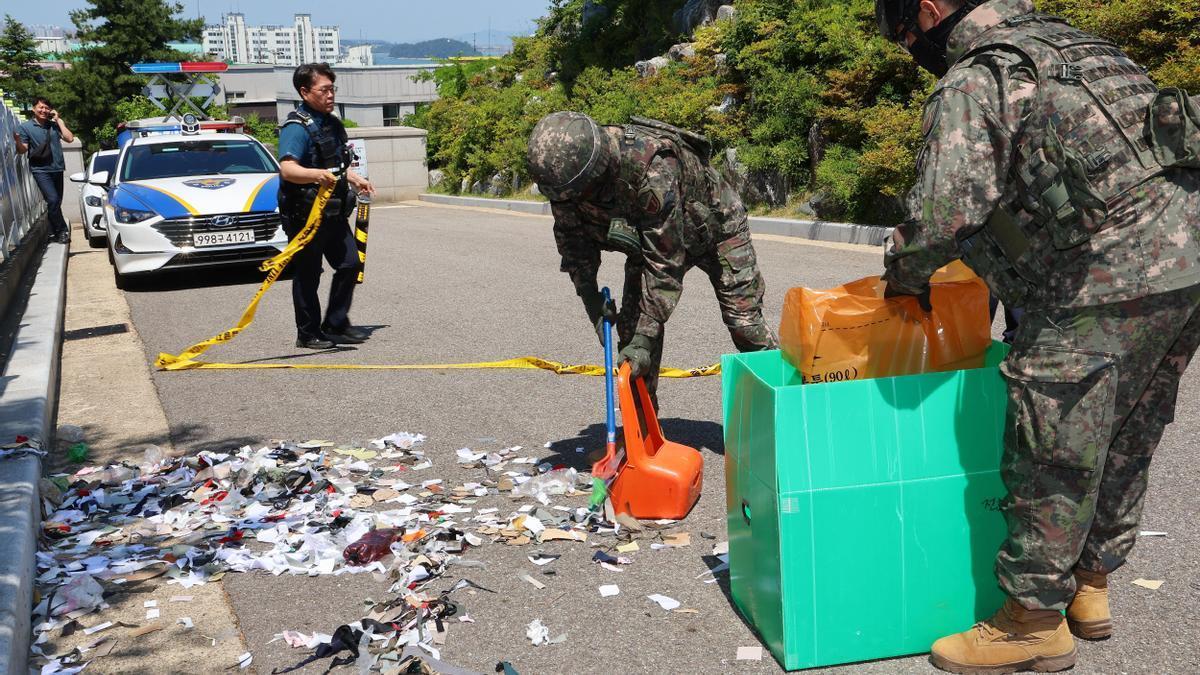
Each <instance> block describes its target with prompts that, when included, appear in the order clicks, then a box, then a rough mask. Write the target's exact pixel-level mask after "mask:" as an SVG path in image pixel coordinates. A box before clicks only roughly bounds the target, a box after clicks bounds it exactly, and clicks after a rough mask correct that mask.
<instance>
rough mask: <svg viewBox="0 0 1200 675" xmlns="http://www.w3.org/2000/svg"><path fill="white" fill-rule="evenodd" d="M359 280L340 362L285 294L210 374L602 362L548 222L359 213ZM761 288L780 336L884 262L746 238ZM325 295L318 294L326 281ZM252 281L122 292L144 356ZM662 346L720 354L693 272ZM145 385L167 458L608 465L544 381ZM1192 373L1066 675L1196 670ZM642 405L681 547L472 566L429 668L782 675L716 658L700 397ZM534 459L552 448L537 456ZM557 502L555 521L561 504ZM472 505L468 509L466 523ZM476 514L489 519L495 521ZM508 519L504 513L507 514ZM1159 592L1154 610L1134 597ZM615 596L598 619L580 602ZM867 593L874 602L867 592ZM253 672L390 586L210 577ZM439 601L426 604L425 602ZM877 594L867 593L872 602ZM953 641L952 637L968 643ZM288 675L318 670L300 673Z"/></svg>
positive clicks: (709, 468) (305, 377) (231, 304)
mask: <svg viewBox="0 0 1200 675" xmlns="http://www.w3.org/2000/svg"><path fill="white" fill-rule="evenodd" d="M370 243H371V248H370V253H371V257H370V261H369V267H368V271H367V283H366V284H365V285H363V286H361V287H360V288H359V289H358V293H357V295H356V298H355V309H354V311H353V312H352V318H353V320H354V322H355V323H356V324H359V325H362V326H364V327H368V328H370V329H371V330H372V331H373V337H372V339H371V340H370V341H369V342H368V343H367V344H365V345H363V346H360V347H358V348H357V349H346V350H344V351H340V352H336V353H321V354H313V353H303V354H301V353H299V350H297V349H295V348H294V347H293V341H294V339H295V334H294V327H293V322H292V309H291V299H290V293H289V289H288V286H287V284H286V283H282V284H280V286H279V287H277V288H276V289H273V290H272V291H271V292H270V293H268V294H267V296H266V298H265V299H264V301H263V303H262V305H261V306H260V309H259V313H258V318H257V320H256V321H255V323H254V325H253V326H252V327H251V328H250V329H248V330H247V331H246V332H244V333H243V334H242V335H241V336H239V337H238V338H237V339H236V340H235V341H234V342H232V343H231V344H229V345H225V346H222V347H220V348H217V349H214V350H212V351H210V352H209V353H208V354H207V355H206V356H205V357H204V358H205V359H207V360H212V361H233V362H241V361H256V360H262V359H276V358H287V359H296V360H297V362H304V363H347V364H349V363H376V364H378V363H446V362H450V363H454V362H471V361H490V360H496V359H500V358H507V357H512V356H521V355H536V356H542V357H546V358H550V359H553V360H557V361H564V362H570V363H596V362H599V361H600V359H601V358H602V354H601V351H600V349H599V348H598V347H597V345H596V344H595V338H594V336H593V334H592V332H591V331H590V330H589V328H588V325H587V322H586V319H585V318H584V315H583V311H582V309H581V307H580V306H579V303H578V300H577V298H576V297H575V295H574V292H573V289H572V287H571V284H570V282H569V281H568V279H567V277H566V275H563V274H562V273H560V272H559V271H558V259H557V255H556V253H555V250H554V244H553V238H552V236H551V234H550V220H549V219H547V218H541V217H526V216H515V215H510V214H501V213H497V212H487V211H482V210H468V209H451V208H434V207H428V206H412V207H399V208H390V209H381V208H377V209H376V211H375V213H374V214H373V223H372V229H371V242H370ZM755 246H756V248H757V251H758V255H759V260H760V264H761V267H762V270H763V273H764V275H765V277H766V280H767V287H768V294H767V308H768V314H769V317H768V318H769V321H770V322H771V323H772V324H773V325H777V324H778V321H779V312H780V309H781V305H782V301H783V294H784V291H785V290H786V289H787V288H790V287H792V286H799V285H805V286H810V287H828V286H834V285H837V284H839V283H841V282H844V281H848V280H851V279H855V278H858V277H861V276H866V275H868V274H875V273H877V272H878V270H879V268H880V266H881V262H882V254H881V251H880V250H879V249H870V248H865V247H850V246H836V245H821V244H817V243H812V242H803V241H800V240H781V239H779V238H756V242H755ZM620 271H621V265H620V264H619V259H617V258H611V259H610V258H606V265H605V267H604V269H603V270H602V281H605V282H608V283H609V284H611V285H613V286H614V288H619V286H620V279H621V275H620ZM326 279H328V276H326ZM256 283H257V275H256V274H255V273H253V272H252V271H210V272H205V273H197V274H176V275H170V276H168V277H166V278H164V279H160V280H157V281H154V282H151V283H148V284H143V285H141V286H140V287H139V288H137V289H135V290H132V291H129V292H127V293H126V297H127V299H128V302H129V305H130V308H131V310H132V316H133V320H134V322H135V324H136V327H137V330H138V332H139V333H140V335H141V337H142V340H143V341H144V343H145V347H146V356H147V358H153V357H154V356H155V355H157V353H158V352H160V351H178V350H181V349H183V348H184V347H186V346H187V345H189V344H191V343H192V342H194V341H196V340H199V339H201V338H203V337H207V336H209V335H211V334H213V333H216V332H218V331H220V330H223V329H225V328H226V327H228V326H231V325H233V323H234V321H235V320H236V318H237V317H238V316H239V315H240V313H241V311H242V308H243V307H244V305H245V303H246V302H247V301H248V300H249V298H250V296H251V295H252V293H253V290H254V288H255V285H256ZM685 289H686V290H685V293H684V296H683V299H682V301H681V302H680V304H679V307H678V309H677V310H676V313H675V315H674V316H673V317H672V319H671V322H670V323H669V325H668V330H667V336H668V341H667V346H666V351H665V358H664V363H665V364H666V365H672V366H679V367H692V366H700V365H706V364H709V363H712V362H714V361H716V360H717V359H718V358H719V356H720V355H721V354H722V353H724V352H727V351H730V350H731V348H732V347H731V343H730V341H729V338H728V333H727V332H726V331H725V329H724V327H723V325H722V323H721V320H720V315H719V312H718V310H717V306H716V303H715V302H714V301H713V298H712V292H711V290H710V287H709V285H708V282H707V279H706V278H705V277H704V275H703V274H702V273H700V272H698V271H693V273H692V274H689V275H688V277H687V280H686V283H685ZM154 379H155V384H156V386H157V388H158V391H159V395H160V398H161V400H162V404H163V407H164V410H165V411H166V414H167V419H168V421H169V423H170V427H171V433H172V436H173V440H174V444H175V446H176V447H177V448H184V449H190V450H195V449H198V448H201V447H212V446H218V447H219V446H229V445H235V444H242V443H250V442H260V441H264V440H267V439H273V438H289V439H315V438H321V439H330V440H336V441H341V442H345V441H351V440H362V441H366V440H368V439H370V438H377V437H380V436H383V435H386V434H388V433H391V432H394V431H401V430H403V431H411V432H419V433H423V434H426V435H427V436H428V437H429V440H428V442H427V443H426V449H427V450H428V451H429V452H430V454H431V456H432V457H433V458H434V461H435V466H434V468H433V469H431V470H429V472H428V473H429V474H430V475H429V477H440V478H444V479H445V480H446V481H447V482H448V483H461V482H463V481H468V480H475V479H477V478H478V477H479V474H478V472H477V471H476V470H464V469H460V468H459V467H458V466H457V465H456V463H455V461H454V453H455V451H456V450H457V449H459V448H461V447H471V448H474V449H477V450H483V449H490V448H498V447H505V446H511V445H522V446H524V447H525V448H529V449H531V452H532V453H534V454H539V455H542V456H546V457H550V458H553V459H552V461H555V462H565V463H571V464H574V465H576V466H580V467H582V464H583V461H582V455H580V454H577V453H576V451H575V449H576V448H577V447H580V446H582V447H584V448H586V450H588V451H591V450H593V449H595V448H597V447H600V446H602V444H603V423H604V417H603V384H602V380H600V379H598V378H587V377H575V376H570V377H568V376H562V377H559V376H555V375H552V374H550V373H546V372H540V371H486V370H483V371H403V372H394V371H393V372H366V371H357V372H356V371H349V370H347V371H315V372H312V371H310V372H305V371H196V372H178V373H156V374H155V375H154ZM1198 380H1200V375H1198V369H1197V368H1195V367H1193V368H1192V369H1191V370H1190V371H1189V373H1188V375H1187V377H1186V378H1185V382H1184V387H1183V390H1182V391H1181V393H1180V396H1179V409H1178V413H1177V416H1176V419H1177V422H1176V424H1175V425H1174V426H1172V427H1171V428H1170V429H1169V430H1168V431H1167V434H1166V436H1165V437H1164V439H1163V442H1162V445H1161V446H1160V448H1159V455H1158V457H1157V459H1156V463H1155V466H1154V470H1153V476H1152V480H1151V488H1150V495H1149V499H1148V503H1147V507H1146V513H1145V517H1144V522H1143V528H1144V529H1147V530H1160V531H1166V532H1168V533H1169V536H1168V537H1166V538H1153V539H1143V540H1142V541H1140V542H1139V545H1138V546H1137V548H1136V549H1135V551H1134V554H1133V557H1132V558H1131V560H1130V562H1129V564H1128V565H1127V566H1126V567H1125V568H1123V569H1122V570H1120V571H1119V572H1118V573H1117V575H1116V576H1115V581H1114V597H1113V605H1114V607H1113V610H1114V614H1115V618H1116V622H1117V623H1116V625H1117V634H1116V636H1115V637H1114V638H1113V639H1111V640H1109V641H1107V642H1104V643H1098V644H1083V645H1081V646H1080V662H1079V665H1078V666H1077V668H1076V670H1077V672H1104V673H1115V672H1131V673H1140V672H1196V671H1197V669H1200V533H1198V531H1197V528H1196V523H1197V522H1200V518H1198V516H1200V500H1198V499H1197V494H1198V492H1200V490H1198V488H1197V487H1196V486H1197V482H1198V481H1197V479H1198V478H1200V470H1198V469H1197V468H1196V462H1195V459H1196V445H1197V443H1196V439H1197V438H1200V415H1198V413H1200V404H1198V403H1197V402H1198V401H1200V396H1198V393H1200V382H1198ZM659 398H660V402H661V406H662V411H661V416H662V417H663V418H664V427H665V431H666V433H667V436H668V437H669V438H672V439H673V440H677V441H680V442H683V443H687V444H689V445H695V446H704V447H705V448H706V449H705V451H704V458H705V475H704V486H705V489H704V494H703V496H702V497H701V500H700V503H699V505H698V506H697V508H696V509H695V510H694V511H693V513H692V515H690V516H689V518H688V520H687V523H686V527H685V528H683V529H685V530H687V531H689V532H691V534H692V541H693V544H692V546H691V547H688V548H680V549H671V550H666V551H651V550H646V548H643V550H642V551H639V552H638V553H636V554H634V555H635V557H636V562H635V564H634V565H631V566H629V567H628V568H627V570H626V571H625V572H624V573H622V574H614V573H612V572H608V571H605V570H603V569H601V568H600V567H599V566H598V565H594V564H591V563H590V556H591V552H592V549H590V548H587V547H585V546H583V545H579V544H567V543H564V542H552V543H551V544H548V545H546V546H544V547H542V548H543V549H545V550H547V551H549V552H553V553H561V554H563V557H562V558H561V559H559V560H558V561H557V562H555V563H553V564H552V565H551V568H553V569H554V570H555V571H556V574H555V575H554V576H540V577H539V578H541V579H542V580H543V581H544V583H545V584H546V586H547V588H545V589H544V590H537V589H535V588H534V587H533V586H531V585H530V584H528V583H526V582H524V581H522V580H520V579H519V575H520V574H522V573H530V574H538V573H539V572H540V571H541V568H537V567H535V566H533V565H532V564H531V563H529V562H528V561H527V560H526V555H527V554H528V553H530V552H531V551H532V550H534V548H533V547H523V548H517V547H507V546H503V545H488V546H485V547H484V548H483V549H482V550H481V551H480V552H479V553H478V554H477V556H476V557H477V558H479V559H483V560H486V561H487V564H488V567H487V569H486V570H476V569H471V570H466V571H465V573H466V576H468V577H469V578H471V579H472V580H473V581H475V582H477V583H479V584H480V585H482V586H485V587H487V588H490V589H494V590H495V591H497V593H496V594H494V595H492V594H487V593H479V594H477V595H474V596H463V597H462V598H460V599H461V600H462V601H463V602H464V604H465V605H466V609H467V611H468V613H469V614H470V616H471V617H472V618H474V619H475V623H472V624H461V625H454V626H453V628H452V629H451V633H450V636H449V640H448V643H447V645H446V646H445V647H444V649H443V651H442V656H443V658H444V659H445V660H447V661H449V662H451V663H455V664H458V665H460V666H462V667H466V668H471V669H475V670H479V671H483V672H491V670H492V668H493V667H494V665H495V664H496V662H497V661H500V660H508V661H511V662H512V663H513V664H514V665H515V666H516V668H517V669H518V670H519V671H520V672H521V673H523V674H524V673H561V672H578V673H585V672H586V673H601V672H604V673H614V672H619V673H634V672H655V673H676V672H689V671H690V672H778V671H779V668H778V666H777V665H776V664H775V662H774V661H773V660H771V658H770V656H769V654H767V655H766V656H765V657H764V660H763V661H761V662H746V661H735V654H736V651H737V648H738V647H739V646H745V645H756V644H758V641H757V639H756V638H755V636H754V634H753V632H752V630H751V629H750V628H749V627H748V626H747V625H746V624H745V623H744V622H743V621H742V620H741V619H740V618H739V616H738V614H737V613H736V611H735V610H734V608H733V605H732V604H731V601H730V599H729V597H728V595H727V588H724V587H723V586H724V584H703V583H701V582H700V581H697V580H696V579H695V577H696V575H698V574H700V573H702V572H704V571H705V570H706V569H708V563H710V562H711V561H712V558H711V557H710V556H709V553H710V552H711V545H712V543H713V542H712V541H710V540H707V539H704V538H702V536H701V535H702V534H704V535H713V536H715V537H717V538H718V539H720V540H724V539H725V538H726V537H725V527H724V508H725V507H724V499H725V491H724V477H723V458H722V449H723V448H722V441H721V405H720V381H719V379H718V378H704V379H691V380H679V381H670V380H665V381H663V383H662V385H661V387H660V392H659ZM548 442H549V443H550V444H551V446H550V448H549V449H547V448H544V447H543V446H544V444H546V443H548ZM567 503H569V502H567ZM480 506H485V504H482V503H481V504H480ZM495 506H500V507H501V508H502V509H503V508H504V507H505V506H507V505H506V504H505V503H504V502H503V501H501V500H498V503H496V504H495ZM510 508H511V507H510ZM1136 578H1146V579H1161V580H1164V581H1165V583H1164V585H1163V586H1162V587H1161V588H1160V589H1159V590H1157V591H1151V590H1147V589H1144V588H1140V587H1137V586H1133V585H1131V583H1130V582H1131V581H1132V580H1134V579H1136ZM610 583H615V584H618V585H619V587H620V589H621V593H620V595H619V596H617V597H614V598H604V599H602V598H601V597H600V596H599V594H598V592H597V586H598V585H600V584H610ZM862 583H864V584H871V583H873V580H872V579H869V578H864V579H863V580H862ZM224 585H225V588H226V590H227V592H228V594H229V597H230V599H231V602H232V604H233V607H234V610H235V612H236V614H237V617H238V621H239V624H240V626H241V628H242V630H243V632H244V634H245V637H246V642H247V644H248V645H249V648H250V649H251V651H252V652H253V654H254V657H255V661H254V667H255V668H256V669H258V670H259V671H260V672H269V671H270V670H271V669H272V668H275V667H285V666H289V665H291V664H293V663H295V662H297V661H299V660H301V658H302V657H303V656H304V655H305V653H304V652H302V651H300V650H292V649H289V648H288V647H286V646H284V645H283V643H282V642H275V643H273V644H267V643H268V641H270V640H271V638H272V637H273V636H274V635H275V634H276V633H279V632H282V631H283V630H286V629H291V630H300V631H304V632H312V631H320V632H324V633H332V632H333V629H334V628H336V627H337V626H338V625H339V624H341V623H344V622H347V621H352V620H355V619H357V618H360V617H361V616H362V613H363V611H362V607H363V600H364V599H366V598H374V599H380V598H381V597H383V595H384V593H385V592H386V588H387V585H386V584H385V583H382V582H379V581H376V580H375V579H373V578H372V577H371V575H353V576H351V575H346V576H341V577H311V578H310V577H290V576H281V577H272V576H269V575H266V574H241V575H239V574H234V575H229V576H228V577H226V579H225V581H224ZM439 588H440V587H439ZM880 592H886V589H881V590H880ZM651 593H662V594H664V595H668V596H670V597H673V598H676V599H678V600H680V601H681V602H682V603H683V606H684V607H691V608H695V609H696V610H698V612H697V613H694V614H678V613H666V612H663V611H662V610H660V609H659V608H658V607H657V606H656V605H653V604H652V603H650V601H648V600H647V599H646V598H645V596H646V595H648V594H651ZM534 618H540V619H542V621H543V622H544V623H545V624H546V625H548V626H549V627H550V630H551V634H552V635H557V634H560V633H563V632H565V633H567V636H568V641H567V642H566V643H565V644H560V645H554V646H549V647H540V648H534V647H532V646H531V645H530V644H529V642H528V640H527V639H526V638H525V626H526V625H527V624H528V623H529V622H530V621H531V620H532V619H534ZM964 628H966V626H964ZM838 670H841V671H842V672H877V673H892V672H926V671H931V670H932V668H931V667H930V666H929V665H928V664H927V661H926V659H925V658H924V657H909V658H902V659H895V660H889V661H880V662H873V663H867V664H856V665H851V666H847V667H844V668H842V669H838ZM302 672H320V671H319V669H317V668H313V667H310V668H308V669H306V670H304V671H302Z"/></svg>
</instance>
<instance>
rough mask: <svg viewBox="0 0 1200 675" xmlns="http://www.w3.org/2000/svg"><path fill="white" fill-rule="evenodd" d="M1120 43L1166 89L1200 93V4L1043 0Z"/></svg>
mask: <svg viewBox="0 0 1200 675" xmlns="http://www.w3.org/2000/svg"><path fill="white" fill-rule="evenodd" d="M1037 4H1038V9H1040V10H1042V11H1044V12H1050V13H1052V14H1058V15H1059V16H1063V17H1066V18H1067V19H1070V20H1071V23H1073V24H1075V25H1076V26H1078V27H1080V28H1082V29H1083V30H1086V31H1089V32H1092V33H1095V34H1097V35H1100V36H1101V37H1105V38H1107V39H1109V40H1112V41H1113V42H1115V43H1117V45H1119V46H1120V47H1121V48H1122V49H1124V50H1125V51H1126V52H1127V53H1128V54H1129V56H1130V57H1131V58H1133V60H1134V61H1137V62H1138V63H1139V64H1141V65H1143V66H1145V67H1146V68H1147V69H1148V70H1149V72H1150V77H1151V78H1153V79H1154V81H1155V82H1157V83H1158V84H1159V86H1162V87H1184V88H1186V89H1190V90H1191V91H1192V93H1196V92H1200V0H1038V3H1037Z"/></svg>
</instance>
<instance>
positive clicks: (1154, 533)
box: [1138, 530, 1167, 537]
mask: <svg viewBox="0 0 1200 675" xmlns="http://www.w3.org/2000/svg"><path fill="white" fill-rule="evenodd" d="M1138 536H1139V537H1165V536H1167V533H1166V532H1157V531H1155V530H1142V531H1141V532H1138Z"/></svg>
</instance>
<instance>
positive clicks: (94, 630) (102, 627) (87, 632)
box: [83, 621, 113, 635]
mask: <svg viewBox="0 0 1200 675" xmlns="http://www.w3.org/2000/svg"><path fill="white" fill-rule="evenodd" d="M112 626H113V622H111V621H105V622H104V623H99V624H96V625H95V626H92V627H91V628H84V629H83V634H84V635H92V634H94V633H99V632H100V631H102V630H105V629H107V628H112Z"/></svg>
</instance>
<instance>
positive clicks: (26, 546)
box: [0, 244, 67, 675]
mask: <svg viewBox="0 0 1200 675" xmlns="http://www.w3.org/2000/svg"><path fill="white" fill-rule="evenodd" d="M66 270H67V246H65V245H63V244H50V245H49V246H47V247H46V249H45V252H44V253H43V254H42V258H41V261H40V265H39V267H38V268H37V270H36V275H37V276H36V277H35V278H34V280H33V286H32V288H31V289H30V293H29V302H28V304H27V305H26V307H25V308H24V313H23V314H22V315H21V316H20V317H19V321H18V323H19V327H18V328H17V330H16V336H15V338H14V340H13V347H12V352H11V355H10V357H9V360H8V363H6V364H5V366H4V376H3V378H2V380H0V381H2V382H3V384H2V385H0V386H3V392H0V442H2V443H10V442H12V440H13V438H15V437H16V436H17V435H24V436H28V437H30V438H33V439H37V440H38V441H39V442H40V443H41V445H42V448H43V449H44V450H47V451H52V447H51V442H52V440H53V434H52V433H51V425H53V423H54V409H55V403H56V400H57V397H58V396H57V393H58V369H59V354H60V352H61V349H62V327H63V307H64V304H65V300H66V278H67V275H66ZM14 309H15V308H14ZM6 320H7V319H6ZM41 476H42V462H41V459H40V458H38V457H36V456H28V457H20V458H15V459H7V460H0V541H3V542H4V545H3V546H0V673H7V674H10V675H26V673H27V672H28V667H27V664H28V659H29V638H30V628H31V627H30V611H31V609H32V605H33V581H34V577H35V576H36V574H35V569H36V568H35V558H34V554H35V553H36V552H37V541H38V537H37V533H38V528H39V526H40V523H41V504H40V503H39V497H38V480H39V479H40V478H41Z"/></svg>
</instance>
